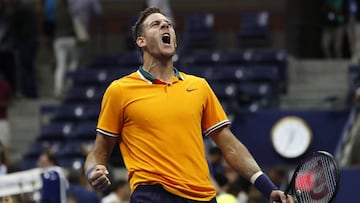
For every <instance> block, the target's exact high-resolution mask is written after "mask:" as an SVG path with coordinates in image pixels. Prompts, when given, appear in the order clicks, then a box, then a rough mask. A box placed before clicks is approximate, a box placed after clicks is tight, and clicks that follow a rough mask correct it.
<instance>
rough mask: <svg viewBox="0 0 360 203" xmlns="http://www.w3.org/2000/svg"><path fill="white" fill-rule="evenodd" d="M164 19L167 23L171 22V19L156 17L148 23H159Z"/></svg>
mask: <svg viewBox="0 0 360 203" xmlns="http://www.w3.org/2000/svg"><path fill="white" fill-rule="evenodd" d="M163 20H164V21H165V22H167V23H170V24H172V22H171V20H169V19H160V20H159V19H157V20H153V21H151V22H150V23H149V25H150V26H151V25H152V24H154V23H160V22H161V21H163Z"/></svg>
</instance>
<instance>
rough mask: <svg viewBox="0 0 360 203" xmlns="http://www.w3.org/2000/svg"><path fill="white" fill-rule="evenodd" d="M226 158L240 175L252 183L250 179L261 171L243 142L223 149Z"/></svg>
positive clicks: (234, 143)
mask: <svg viewBox="0 0 360 203" xmlns="http://www.w3.org/2000/svg"><path fill="white" fill-rule="evenodd" d="M223 154H224V158H225V160H226V161H227V163H228V164H229V165H230V166H231V167H232V168H234V169H235V170H236V171H238V172H239V174H240V175H241V176H242V177H243V178H245V179H247V180H249V181H250V178H251V177H252V176H253V175H254V174H255V173H257V172H259V171H261V169H260V167H259V165H258V164H257V163H256V161H255V160H254V158H253V156H252V155H251V154H250V152H249V151H248V150H247V148H246V147H245V146H244V145H243V144H242V143H241V142H233V144H231V145H228V146H225V147H223Z"/></svg>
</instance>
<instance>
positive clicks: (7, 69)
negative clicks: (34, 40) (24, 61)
mask: <svg viewBox="0 0 360 203" xmlns="http://www.w3.org/2000/svg"><path fill="white" fill-rule="evenodd" d="M6 11H7V3H6V1H5V0H0V61H1V68H0V74H3V76H4V78H5V80H7V81H8V82H9V84H10V87H11V89H13V90H15V89H16V76H15V71H14V70H15V60H14V52H13V50H12V47H11V43H10V39H9V25H10V18H9V16H8V15H7V14H6V13H7V12H6Z"/></svg>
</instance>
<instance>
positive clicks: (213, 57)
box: [184, 50, 221, 65]
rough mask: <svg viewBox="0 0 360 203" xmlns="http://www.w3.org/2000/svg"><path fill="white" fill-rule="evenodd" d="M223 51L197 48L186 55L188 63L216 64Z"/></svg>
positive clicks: (185, 58) (185, 59)
mask: <svg viewBox="0 0 360 203" xmlns="http://www.w3.org/2000/svg"><path fill="white" fill-rule="evenodd" d="M220 57H221V52H220V51H213V50H195V51H191V52H189V53H187V55H186V56H184V61H185V63H186V65H215V64H217V63H218V62H219V61H220Z"/></svg>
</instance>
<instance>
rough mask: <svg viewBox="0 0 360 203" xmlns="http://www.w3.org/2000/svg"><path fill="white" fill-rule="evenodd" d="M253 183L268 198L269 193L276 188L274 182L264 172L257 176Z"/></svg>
mask: <svg viewBox="0 0 360 203" xmlns="http://www.w3.org/2000/svg"><path fill="white" fill-rule="evenodd" d="M253 184H254V185H255V187H256V188H257V189H258V190H259V191H260V192H261V193H262V194H263V195H265V196H266V197H267V198H270V194H271V192H272V191H273V190H278V188H277V187H276V186H275V184H274V183H273V182H272V181H271V180H270V178H269V177H268V176H267V175H266V174H265V173H262V174H261V175H260V176H259V177H257V178H256V180H255V181H254V183H253Z"/></svg>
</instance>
